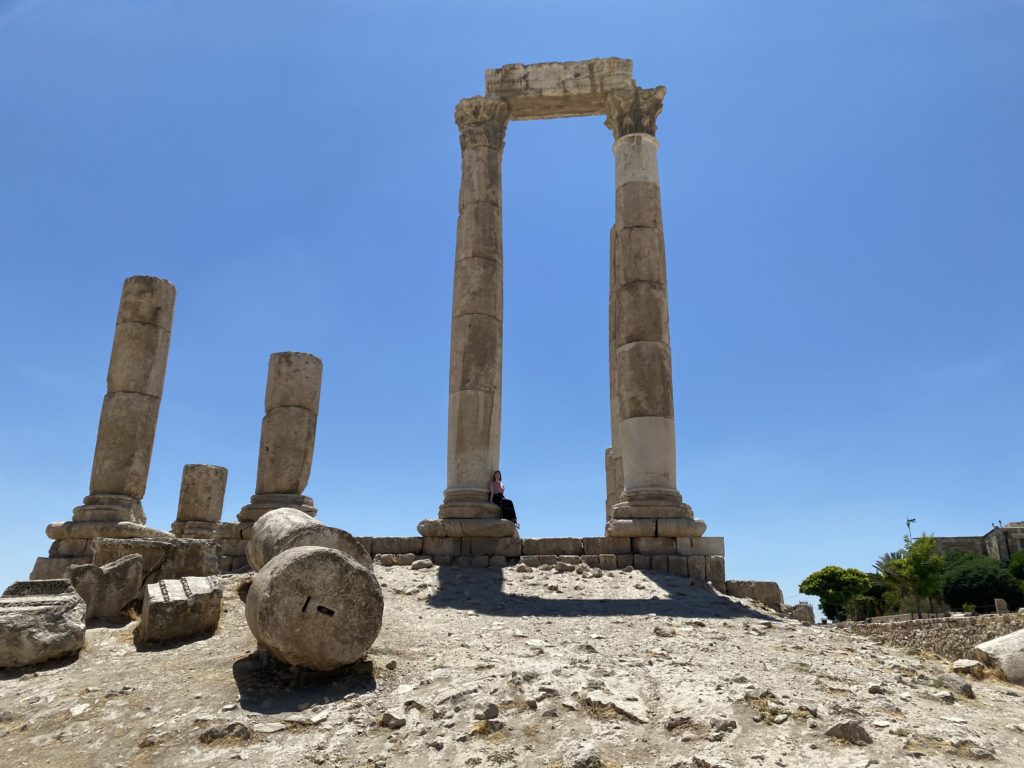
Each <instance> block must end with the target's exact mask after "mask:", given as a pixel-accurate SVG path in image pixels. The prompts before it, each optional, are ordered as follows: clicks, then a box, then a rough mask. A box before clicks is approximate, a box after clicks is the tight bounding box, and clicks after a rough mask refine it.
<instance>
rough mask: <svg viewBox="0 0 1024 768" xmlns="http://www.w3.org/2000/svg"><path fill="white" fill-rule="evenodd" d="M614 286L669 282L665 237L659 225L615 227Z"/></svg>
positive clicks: (613, 246) (613, 243) (613, 239)
mask: <svg viewBox="0 0 1024 768" xmlns="http://www.w3.org/2000/svg"><path fill="white" fill-rule="evenodd" d="M611 247H612V253H613V262H612V270H613V273H612V280H613V281H614V282H613V283H612V285H615V286H622V287H624V286H628V285H630V284H631V283H636V282H643V283H653V284H661V285H667V280H668V277H667V274H666V266H665V237H664V235H663V233H662V231H661V228H660V227H628V228H626V229H620V228H618V227H615V228H613V229H612V245H611Z"/></svg>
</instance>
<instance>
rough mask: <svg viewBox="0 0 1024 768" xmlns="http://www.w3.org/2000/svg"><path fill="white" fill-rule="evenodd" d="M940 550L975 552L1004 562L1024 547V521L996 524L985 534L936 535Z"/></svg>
mask: <svg viewBox="0 0 1024 768" xmlns="http://www.w3.org/2000/svg"><path fill="white" fill-rule="evenodd" d="M935 549H936V550H937V551H938V552H957V551H959V552H973V553H974V554H976V555H984V556H985V557H991V558H992V559H993V560H1001V561H1003V562H1004V563H1005V562H1006V561H1007V560H1009V559H1010V556H1011V555H1013V553H1014V552H1017V551H1019V550H1021V549H1024V521H1020V522H1016V523H1007V524H1006V525H1003V526H996V527H994V528H993V529H992V530H991V531H989V532H988V533H986V534H984V535H983V536H936V537H935Z"/></svg>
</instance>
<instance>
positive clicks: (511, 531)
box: [416, 517, 517, 538]
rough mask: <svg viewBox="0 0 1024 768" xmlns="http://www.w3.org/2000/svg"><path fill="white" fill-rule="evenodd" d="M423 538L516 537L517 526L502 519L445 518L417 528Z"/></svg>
mask: <svg viewBox="0 0 1024 768" xmlns="http://www.w3.org/2000/svg"><path fill="white" fill-rule="evenodd" d="M416 530H417V531H418V532H419V533H420V535H421V536H423V537H425V538H427V537H431V538H436V537H442V538H443V537H448V538H462V537H474V538H481V537H486V538H507V537H514V536H516V530H517V529H516V526H515V523H513V522H512V521H511V520H502V519H500V518H492V519H477V518H451V517H449V518H445V519H443V520H423V521H421V522H420V524H419V525H417V526H416Z"/></svg>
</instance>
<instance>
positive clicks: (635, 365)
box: [605, 87, 705, 537]
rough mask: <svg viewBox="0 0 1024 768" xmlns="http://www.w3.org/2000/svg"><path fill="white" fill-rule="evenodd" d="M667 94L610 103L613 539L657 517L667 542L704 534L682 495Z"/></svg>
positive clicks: (618, 96) (660, 91) (618, 97)
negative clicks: (662, 154) (668, 253)
mask: <svg viewBox="0 0 1024 768" xmlns="http://www.w3.org/2000/svg"><path fill="white" fill-rule="evenodd" d="M664 96H665V89H664V87H658V88H650V89H647V88H633V89H623V90H620V91H616V92H613V93H610V94H609V95H608V99H607V105H606V109H607V115H608V119H607V120H606V122H605V124H606V125H607V126H608V127H609V128H610V129H611V130H612V132H613V134H614V136H615V144H614V146H613V152H614V154H615V227H614V229H613V232H612V247H611V274H612V282H611V301H610V310H609V313H610V331H611V334H610V335H611V346H612V349H613V352H612V366H611V382H612V386H613V388H614V393H613V403H612V431H613V450H614V451H615V453H617V454H618V456H619V457H620V458H621V461H622V484H623V487H622V494H621V496H620V499H619V501H618V503H616V504H615V505H614V506H613V508H612V519H611V520H609V522H608V534H609V535H633V536H636V535H637V533H636V532H634V531H633V530H632V528H633V527H634V526H632V525H631V524H629V523H623V522H620V521H635V520H645V521H646V520H650V519H655V520H656V521H657V523H656V526H657V529H660V528H662V527H663V528H664V530H657V529H656V530H657V533H656V535H659V536H670V537H694V536H700V535H701V534H702V533H703V532H704V529H705V525H704V523H703V522H702V521H699V520H694V518H693V510H692V509H690V507H689V505H687V504H684V503H683V501H682V496H681V495H680V493H679V491H678V490H677V488H676V433H675V414H674V410H673V403H672V355H671V349H670V347H669V326H668V288H667V280H666V269H665V245H664V234H663V231H662V218H661V192H660V186H659V181H658V162H657V152H658V142H657V140H656V139H655V138H654V134H655V130H656V126H655V121H656V118H657V116H658V114H659V113H660V112H661V103H662V100H663V99H664ZM616 439H617V441H618V444H617V445H616V444H615V441H616ZM662 520H664V521H666V522H665V523H664V525H662V523H661V521H662ZM669 521H671V522H669ZM648 525H649V523H648Z"/></svg>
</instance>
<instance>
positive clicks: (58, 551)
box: [32, 275, 175, 578]
mask: <svg viewBox="0 0 1024 768" xmlns="http://www.w3.org/2000/svg"><path fill="white" fill-rule="evenodd" d="M174 298H175V291H174V286H173V285H171V283H169V282H167V281H166V280H162V279H160V278H158V277H145V276H141V275H137V276H135V277H129V278H128V279H127V280H125V281H124V287H123V289H122V291H121V302H120V305H119V307H118V312H117V323H116V325H115V328H114V343H113V347H112V349H111V352H110V365H109V367H108V369H107V394H106V396H105V397H104V398H103V409H102V411H101V412H100V423H99V429H98V430H97V435H96V448H95V452H94V454H93V464H92V477H91V480H90V482H89V495H88V496H86V497H85V499H84V500H83V502H82V504H81V505H80V506H78V507H75V509H74V511H73V513H72V520H71V522H70V523H69V524H66V525H64V526H62V527H61V528H62V531H61V532H62V535H61V536H60V537H56V536H50V538H52V539H54V544H53V545H52V546H51V547H50V556H49V557H48V558H39V559H38V560H37V562H36V566H35V568H33V570H32V575H33V577H34V578H46V577H59V576H63V575H64V571H65V569H66V568H67V566H68V565H72V564H78V563H87V562H89V560H90V543H91V540H92V539H93V538H95V536H96V534H95V532H94V528H95V526H97V525H100V526H104V527H105V528H104V530H105V531H106V533H105V534H104V535H119V534H117V533H116V532H115V533H111V532H110V528H109V526H110V525H111V524H122V525H123V526H124V530H125V531H128V529H129V528H131V527H132V526H134V528H132V530H131V532H129V533H127V535H147V534H146V533H145V532H148V531H153V529H150V528H146V527H145V526H144V524H145V522H146V515H145V513H144V512H143V510H142V497H143V496H144V495H145V493H146V480H147V477H148V475H149V462H150V457H151V456H152V452H153V440H154V438H155V436H156V422H157V415H158V413H159V410H160V398H161V396H162V394H163V388H164V373H165V371H166V369H167V352H168V349H169V348H170V343H171V322H172V320H173V317H174ZM51 528H53V526H51ZM49 530H50V529H47V535H49ZM140 530H141V531H142V533H141V534H140ZM161 534H162V535H166V534H163V532H162V531H153V535H155V536H159V535H161Z"/></svg>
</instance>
